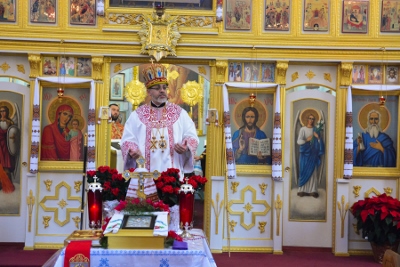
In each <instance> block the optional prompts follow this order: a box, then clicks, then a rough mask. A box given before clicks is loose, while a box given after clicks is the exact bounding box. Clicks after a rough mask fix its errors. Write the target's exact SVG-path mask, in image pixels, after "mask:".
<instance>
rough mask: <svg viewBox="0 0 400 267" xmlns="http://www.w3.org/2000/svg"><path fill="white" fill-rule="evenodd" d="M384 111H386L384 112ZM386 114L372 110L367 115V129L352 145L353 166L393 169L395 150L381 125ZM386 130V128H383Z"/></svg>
mask: <svg viewBox="0 0 400 267" xmlns="http://www.w3.org/2000/svg"><path fill="white" fill-rule="evenodd" d="M385 111H386V110H385ZM386 113H387V112H380V111H378V110H376V109H372V110H370V111H369V112H368V115H367V127H366V128H365V131H364V132H363V133H359V134H358V137H357V138H356V139H355V140H354V143H353V147H354V148H353V159H354V163H353V164H354V166H363V167H395V166H396V150H395V148H394V145H393V141H392V139H391V138H390V136H389V135H387V134H386V133H384V132H383V130H382V127H381V123H382V121H384V120H385V121H386V119H387V118H386V119H384V116H383V115H385V117H386V115H387V114H386ZM385 128H386V127H385Z"/></svg>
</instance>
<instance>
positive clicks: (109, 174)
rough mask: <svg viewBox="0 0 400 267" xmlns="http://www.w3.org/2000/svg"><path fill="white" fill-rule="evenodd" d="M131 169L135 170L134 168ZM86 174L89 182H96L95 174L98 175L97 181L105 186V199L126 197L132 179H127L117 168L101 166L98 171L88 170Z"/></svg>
mask: <svg viewBox="0 0 400 267" xmlns="http://www.w3.org/2000/svg"><path fill="white" fill-rule="evenodd" d="M130 171H134V169H131V170H130ZM86 176H87V182H88V183H94V176H96V177H97V182H98V183H100V184H101V186H102V187H103V191H102V196H103V201H107V200H124V199H125V196H126V192H127V190H128V186H129V181H130V180H125V178H124V177H123V176H122V174H121V173H118V171H117V170H116V169H111V168H110V167H109V166H100V167H98V168H97V170H96V171H87V172H86Z"/></svg>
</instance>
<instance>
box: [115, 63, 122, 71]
mask: <svg viewBox="0 0 400 267" xmlns="http://www.w3.org/2000/svg"><path fill="white" fill-rule="evenodd" d="M121 70H122V65H121V63H118V64H116V65H115V66H114V73H118V72H120V71H121Z"/></svg>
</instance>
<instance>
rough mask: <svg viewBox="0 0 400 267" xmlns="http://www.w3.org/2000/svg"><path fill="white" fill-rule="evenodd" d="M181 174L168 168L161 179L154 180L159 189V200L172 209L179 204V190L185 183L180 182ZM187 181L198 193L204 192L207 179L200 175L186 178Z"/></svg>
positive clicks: (177, 170)
mask: <svg viewBox="0 0 400 267" xmlns="http://www.w3.org/2000/svg"><path fill="white" fill-rule="evenodd" d="M179 173H180V171H179V169H175V168H168V169H167V170H166V171H164V172H162V173H161V175H160V177H158V178H157V179H155V180H154V182H155V184H156V187H157V193H158V198H159V199H160V200H162V201H163V202H164V203H165V204H168V205H169V206H170V207H172V206H174V205H177V204H179V203H178V202H179V198H178V194H179V189H180V188H181V185H182V183H184V181H181V180H180V174H179ZM185 179H188V183H189V184H191V185H192V186H193V188H194V190H196V192H200V191H201V192H202V191H203V190H204V186H205V184H206V182H207V178H205V177H202V176H199V175H191V176H188V177H185Z"/></svg>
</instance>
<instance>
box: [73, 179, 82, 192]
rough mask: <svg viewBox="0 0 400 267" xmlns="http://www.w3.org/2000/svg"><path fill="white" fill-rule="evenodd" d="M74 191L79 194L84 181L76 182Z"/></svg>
mask: <svg viewBox="0 0 400 267" xmlns="http://www.w3.org/2000/svg"><path fill="white" fill-rule="evenodd" d="M74 184H75V186H74V189H75V192H76V193H78V192H79V191H81V185H82V181H74Z"/></svg>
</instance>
